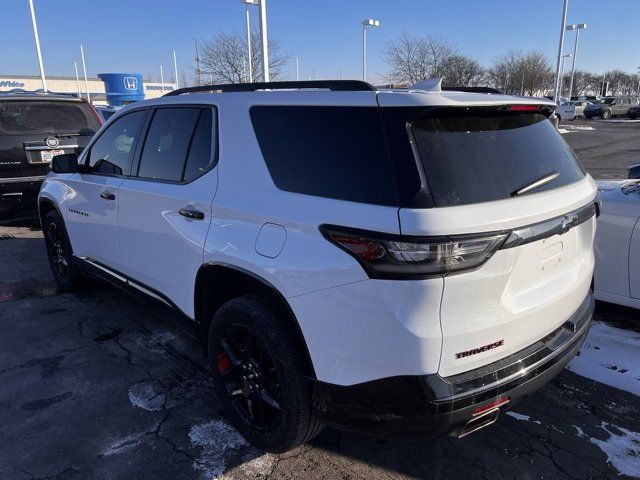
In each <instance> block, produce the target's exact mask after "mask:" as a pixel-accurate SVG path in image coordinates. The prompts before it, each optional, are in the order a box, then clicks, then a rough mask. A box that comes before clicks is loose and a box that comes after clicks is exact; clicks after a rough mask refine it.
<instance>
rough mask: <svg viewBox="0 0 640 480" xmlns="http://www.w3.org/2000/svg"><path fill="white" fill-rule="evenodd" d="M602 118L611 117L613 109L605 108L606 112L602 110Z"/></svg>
mask: <svg viewBox="0 0 640 480" xmlns="http://www.w3.org/2000/svg"><path fill="white" fill-rule="evenodd" d="M602 118H604V119H605V120H607V119H609V118H611V110H605V111H604V112H602Z"/></svg>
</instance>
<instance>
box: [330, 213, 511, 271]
mask: <svg viewBox="0 0 640 480" xmlns="http://www.w3.org/2000/svg"><path fill="white" fill-rule="evenodd" d="M320 231H321V232H322V234H323V235H324V236H325V237H326V238H327V239H328V240H329V241H331V242H333V243H335V244H336V245H337V246H339V247H340V248H342V249H343V250H344V251H346V252H347V253H349V254H351V255H352V256H353V257H354V258H355V259H356V260H358V262H360V264H361V265H362V267H363V268H364V269H365V271H366V272H367V274H368V275H369V277H371V278H428V277H433V276H441V275H446V274H449V273H454V272H459V271H463V270H470V269H473V268H477V267H479V266H481V265H482V264H484V263H485V262H486V261H487V260H488V259H489V258H490V257H491V256H492V255H493V254H494V252H495V251H496V250H498V249H499V248H500V246H501V245H502V244H503V243H504V241H505V239H506V238H507V236H508V233H505V232H497V233H488V234H487V233H485V234H482V235H478V236H476V235H458V236H441V237H406V236H402V235H387V234H380V233H374V232H368V231H361V230H356V229H352V228H346V227H335V226H332V225H323V226H321V227H320Z"/></svg>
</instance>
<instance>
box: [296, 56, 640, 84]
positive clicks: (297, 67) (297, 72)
mask: <svg viewBox="0 0 640 480" xmlns="http://www.w3.org/2000/svg"><path fill="white" fill-rule="evenodd" d="M638 68H640V67H638ZM298 80H300V72H299V65H298V57H296V82H297V81H298Z"/></svg>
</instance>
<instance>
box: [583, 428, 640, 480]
mask: <svg viewBox="0 0 640 480" xmlns="http://www.w3.org/2000/svg"><path fill="white" fill-rule="evenodd" d="M608 426H609V424H608V423H607V422H602V423H601V424H600V427H601V428H602V429H604V430H605V431H606V432H607V433H608V434H609V435H610V436H609V438H608V439H607V440H598V439H597V438H589V441H590V442H591V443H593V444H595V445H597V446H598V447H600V450H602V451H603V452H604V453H605V454H606V455H607V462H609V463H610V464H611V465H613V467H614V468H615V469H616V470H618V472H619V473H620V474H622V475H629V476H630V477H634V478H640V434H639V433H636V432H632V431H630V430H627V429H625V428H622V427H616V426H615V425H611V426H612V427H613V429H615V430H618V431H619V432H620V433H621V434H620V435H618V434H616V433H615V432H612V431H610V430H609V429H608V428H607V427H608ZM576 428H578V427H576ZM583 435H584V434H583Z"/></svg>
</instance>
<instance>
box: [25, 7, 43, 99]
mask: <svg viewBox="0 0 640 480" xmlns="http://www.w3.org/2000/svg"><path fill="white" fill-rule="evenodd" d="M29 8H30V9H31V23H33V37H34V39H35V41H36V53H37V54H38V65H39V66H40V79H41V80H42V90H44V91H45V92H46V91H47V79H46V78H45V76H44V65H43V63H42V52H41V51H40V37H39V36H38V25H37V23H36V12H35V10H34V9H33V0H29Z"/></svg>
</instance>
